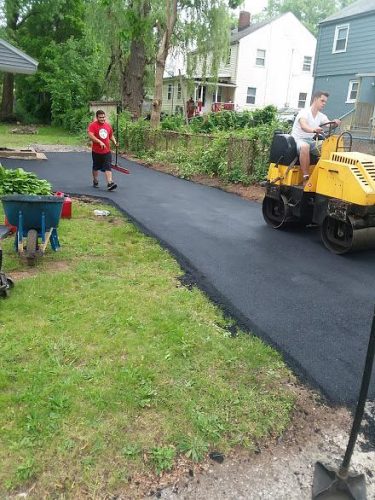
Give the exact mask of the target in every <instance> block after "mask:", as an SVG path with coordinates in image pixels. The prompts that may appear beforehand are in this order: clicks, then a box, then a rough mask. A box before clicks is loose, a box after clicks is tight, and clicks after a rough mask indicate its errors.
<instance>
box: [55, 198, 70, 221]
mask: <svg viewBox="0 0 375 500" xmlns="http://www.w3.org/2000/svg"><path fill="white" fill-rule="evenodd" d="M55 196H60V197H62V198H64V203H63V207H62V210H61V218H62V219H71V218H72V199H71V198H70V197H69V196H65V194H64V193H62V192H61V191H57V193H55Z"/></svg>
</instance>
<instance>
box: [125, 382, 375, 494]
mask: <svg viewBox="0 0 375 500" xmlns="http://www.w3.org/2000/svg"><path fill="white" fill-rule="evenodd" d="M289 388H290V389H291V390H292V392H293V393H294V394H295V397H296V404H295V409H294V412H293V415H292V419H291V423H290V425H289V427H288V429H287V430H286V431H285V432H284V433H283V435H282V436H279V437H274V436H271V437H269V438H268V439H265V440H263V441H259V442H257V443H255V450H251V451H248V450H244V449H241V448H238V449H235V450H233V452H232V453H231V454H229V455H226V456H224V460H223V461H222V462H221V463H218V462H219V461H215V460H213V459H210V458H209V457H207V459H206V460H205V461H204V462H203V463H200V464H195V463H193V462H191V461H190V460H187V459H186V458H185V457H180V458H179V459H178V460H177V461H176V464H175V467H174V469H173V471H171V472H168V473H164V474H163V475H161V476H160V477H157V476H155V475H151V474H150V475H148V476H144V475H143V476H133V477H132V478H129V484H128V486H127V488H126V490H123V491H121V492H118V494H117V495H116V499H118V500H125V499H129V498H134V499H137V498H148V497H154V498H163V499H168V500H191V499H195V500H199V499H202V500H218V499H220V500H221V499H222V500H224V499H225V500H227V499H233V500H237V499H254V500H257V499H264V500H271V499H278V500H303V499H306V500H307V499H310V498H311V488H312V482H313V474H314V466H315V463H316V462H317V461H318V460H319V461H322V462H323V463H324V464H327V465H331V466H333V467H338V466H339V465H340V463H341V461H342V459H343V457H344V453H345V448H346V446H347V441H348V437H349V433H350V429H351V424H352V416H351V415H350V413H349V411H348V410H347V409H345V408H332V407H330V406H328V405H326V404H324V403H323V402H322V401H320V397H319V395H317V394H316V393H314V392H313V391H311V390H309V389H307V388H305V387H303V386H301V385H298V384H291V385H290V386H289ZM373 412H374V407H370V406H368V407H367V413H366V418H365V422H366V421H367V420H368V419H373V417H374V413H373ZM364 427H365V428H366V426H364ZM362 444H366V446H369V447H368V448H367V449H366V450H364V449H363V447H362ZM217 451H218V452H219V457H220V450H217ZM351 464H352V466H351V471H356V472H358V473H363V474H364V475H365V478H366V484H367V494H368V498H375V478H374V474H373V472H372V471H373V470H374V468H375V442H368V441H367V440H366V436H365V435H364V434H360V436H359V441H358V444H357V446H356V449H355V452H354V455H353V458H352V462H351Z"/></svg>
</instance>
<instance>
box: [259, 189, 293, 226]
mask: <svg viewBox="0 0 375 500" xmlns="http://www.w3.org/2000/svg"><path fill="white" fill-rule="evenodd" d="M288 212H289V208H288V203H287V200H286V198H285V196H283V195H281V196H280V198H278V199H275V198H271V197H270V196H267V195H266V196H265V197H264V200H263V204H262V213H263V218H264V220H265V221H266V222H267V224H268V225H269V226H271V227H273V228H274V229H282V228H283V227H286V225H287V217H288Z"/></svg>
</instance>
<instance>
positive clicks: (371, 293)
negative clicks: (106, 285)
mask: <svg viewBox="0 0 375 500" xmlns="http://www.w3.org/2000/svg"><path fill="white" fill-rule="evenodd" d="M90 159H91V157H90V154H89V153H48V160H47V161H45V160H44V161H43V160H40V161H30V160H27V161H26V160H9V159H3V160H1V162H2V164H3V165H5V166H7V167H11V168H14V167H19V166H22V167H23V168H24V169H25V170H30V171H34V172H35V173H37V174H38V175H39V176H40V177H42V178H46V179H48V180H49V181H50V182H52V184H53V187H54V189H55V190H58V191H64V192H66V193H70V194H86V195H90V196H101V197H106V198H109V199H110V200H111V201H112V202H113V203H115V204H116V205H117V206H118V207H119V208H120V209H121V210H122V211H123V212H124V213H125V214H127V215H128V216H129V217H130V218H131V219H133V220H134V221H135V222H136V223H137V224H138V225H139V226H140V227H141V228H142V229H143V230H144V231H145V232H146V233H148V234H151V235H153V236H155V237H156V238H157V239H158V240H160V241H161V242H162V244H164V245H165V246H167V247H168V248H169V249H170V250H171V251H172V252H173V253H174V255H175V256H176V257H177V258H178V260H179V262H180V263H181V265H182V266H183V268H184V269H185V270H186V271H187V272H189V273H191V274H192V276H193V278H194V279H195V280H196V281H197V282H198V283H199V286H200V287H201V288H203V289H204V290H205V291H206V292H207V293H208V294H209V295H210V296H211V297H212V298H213V299H214V300H215V301H216V302H218V303H220V304H221V305H222V306H223V307H224V308H225V309H226V310H227V311H229V312H230V313H231V314H233V315H234V316H235V317H236V318H237V320H238V321H239V323H240V324H241V325H242V326H244V327H246V328H248V329H249V330H251V331H253V332H254V333H256V334H257V335H258V336H260V337H261V338H263V339H264V340H265V341H266V342H268V343H270V344H271V345H273V346H274V347H276V348H277V349H278V350H279V351H281V352H282V353H283V355H284V357H285V359H286V361H287V362H288V364H289V365H290V366H291V367H292V368H293V369H294V371H295V372H296V373H297V374H298V375H299V376H300V377H301V378H302V379H303V380H305V381H307V382H308V383H310V384H311V385H313V386H314V387H316V388H318V389H320V390H321V391H322V393H323V394H324V395H325V396H326V397H328V399H329V400H331V401H332V402H334V403H345V404H349V405H351V404H353V403H354V402H356V400H357V397H358V392H359V386H360V381H361V376H362V371H363V365H364V360H365V355H366V349H367V344H368V338H369V333H370V326H371V319H372V314H373V309H374V304H375V251H367V252H362V253H357V254H354V255H350V256H336V255H333V254H331V253H330V252H329V251H327V250H326V249H325V248H324V247H323V245H322V243H321V241H320V237H319V233H318V231H317V230H314V229H310V230H305V231H300V232H296V231H294V232H284V231H275V230H272V229H270V228H269V227H267V226H266V225H265V223H264V221H263V218H262V215H261V207H260V205H259V204H258V203H256V202H250V201H246V200H244V199H241V198H239V197H238V196H236V195H233V194H229V193H225V192H223V191H220V190H218V189H214V188H210V187H206V186H202V185H198V184H194V183H192V182H189V181H185V180H181V179H178V178H175V177H172V176H170V175H166V174H163V173H160V172H157V171H154V170H151V169H148V168H146V167H143V166H140V165H137V164H134V163H131V162H126V161H125V160H122V161H121V164H122V165H124V166H127V168H129V169H130V170H131V175H124V174H121V173H117V172H114V176H115V179H116V182H117V183H118V186H119V187H118V190H117V191H114V192H112V193H108V192H107V191H106V190H105V186H104V184H103V187H102V188H101V189H99V190H97V189H94V188H93V187H92V186H91V174H90ZM101 180H102V181H104V178H102V179H101ZM73 210H74V207H73ZM370 398H371V399H375V377H374V374H373V377H372V385H371V388H370Z"/></svg>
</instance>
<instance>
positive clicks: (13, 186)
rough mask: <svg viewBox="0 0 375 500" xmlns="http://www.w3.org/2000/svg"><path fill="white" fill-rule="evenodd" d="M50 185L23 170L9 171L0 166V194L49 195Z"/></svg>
mask: <svg viewBox="0 0 375 500" xmlns="http://www.w3.org/2000/svg"><path fill="white" fill-rule="evenodd" d="M51 191H52V186H51V184H50V183H49V182H48V181H46V180H43V179H38V177H37V176H36V175H35V174H33V173H31V172H25V170H23V168H17V169H15V170H10V169H6V168H4V167H2V166H1V165H0V194H13V193H19V194H36V195H48V194H51Z"/></svg>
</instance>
